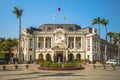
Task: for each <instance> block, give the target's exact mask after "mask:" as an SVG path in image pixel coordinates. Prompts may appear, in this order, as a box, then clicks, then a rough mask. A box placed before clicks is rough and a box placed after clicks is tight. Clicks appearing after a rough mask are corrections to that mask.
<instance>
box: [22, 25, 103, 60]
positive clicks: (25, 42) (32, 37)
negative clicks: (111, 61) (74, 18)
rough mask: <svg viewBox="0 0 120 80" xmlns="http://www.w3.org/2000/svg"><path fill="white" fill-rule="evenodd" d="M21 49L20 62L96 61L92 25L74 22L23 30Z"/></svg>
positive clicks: (97, 50) (97, 53)
mask: <svg viewBox="0 0 120 80" xmlns="http://www.w3.org/2000/svg"><path fill="white" fill-rule="evenodd" d="M21 50H22V53H23V56H22V57H21V58H22V59H23V60H24V61H34V60H37V59H39V60H45V61H53V62H66V61H74V60H85V61H86V60H87V61H88V60H89V61H90V62H94V61H100V55H101V54H100V39H99V36H98V35H97V33H96V29H94V28H90V27H87V28H81V27H80V26H78V25H75V24H44V25H41V26H40V27H39V28H33V27H30V28H26V29H23V32H22V36H21Z"/></svg>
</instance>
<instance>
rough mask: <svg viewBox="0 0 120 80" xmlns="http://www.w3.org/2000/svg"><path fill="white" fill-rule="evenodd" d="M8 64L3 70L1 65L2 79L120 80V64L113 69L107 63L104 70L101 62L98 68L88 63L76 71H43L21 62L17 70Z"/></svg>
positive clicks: (0, 77)
mask: <svg viewBox="0 0 120 80" xmlns="http://www.w3.org/2000/svg"><path fill="white" fill-rule="evenodd" d="M6 66H7V70H5V71H3V70H2V65H0V80H120V66H117V67H116V70H112V69H111V66H110V65H107V67H106V70H104V69H103V67H102V65H100V64H97V65H96V66H97V67H96V69H93V65H92V64H90V65H89V64H87V65H85V66H84V67H85V68H86V69H84V70H76V71H42V70H37V69H36V66H35V65H33V64H31V65H29V69H25V65H24V64H21V65H19V67H18V69H17V70H16V69H15V68H14V65H6Z"/></svg>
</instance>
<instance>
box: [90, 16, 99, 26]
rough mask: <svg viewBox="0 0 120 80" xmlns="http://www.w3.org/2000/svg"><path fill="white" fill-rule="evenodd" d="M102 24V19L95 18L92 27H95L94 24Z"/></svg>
mask: <svg viewBox="0 0 120 80" xmlns="http://www.w3.org/2000/svg"><path fill="white" fill-rule="evenodd" d="M100 22H101V20H100V17H98V18H95V19H93V20H92V25H94V24H100Z"/></svg>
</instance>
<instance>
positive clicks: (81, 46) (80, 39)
mask: <svg viewBox="0 0 120 80" xmlns="http://www.w3.org/2000/svg"><path fill="white" fill-rule="evenodd" d="M80 40H81V49H82V48H83V43H82V40H83V39H82V37H80Z"/></svg>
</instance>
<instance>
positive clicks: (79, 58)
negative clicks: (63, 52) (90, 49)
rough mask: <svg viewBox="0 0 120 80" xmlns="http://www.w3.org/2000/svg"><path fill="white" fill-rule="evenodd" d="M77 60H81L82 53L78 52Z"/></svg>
mask: <svg viewBox="0 0 120 80" xmlns="http://www.w3.org/2000/svg"><path fill="white" fill-rule="evenodd" d="M76 60H77V61H78V60H81V55H80V54H79V53H78V54H76Z"/></svg>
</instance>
